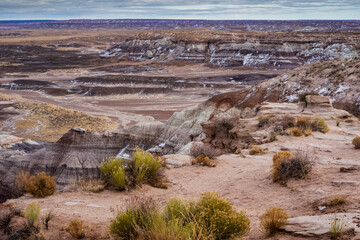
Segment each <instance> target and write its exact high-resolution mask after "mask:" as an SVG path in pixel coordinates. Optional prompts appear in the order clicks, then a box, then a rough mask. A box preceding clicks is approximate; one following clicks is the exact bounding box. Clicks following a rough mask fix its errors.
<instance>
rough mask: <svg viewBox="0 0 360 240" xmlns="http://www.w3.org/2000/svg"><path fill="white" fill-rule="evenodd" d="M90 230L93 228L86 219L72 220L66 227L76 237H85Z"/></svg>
mask: <svg viewBox="0 0 360 240" xmlns="http://www.w3.org/2000/svg"><path fill="white" fill-rule="evenodd" d="M90 230H91V228H90V227H89V226H86V225H85V224H84V221H82V220H78V219H73V220H71V221H70V223H69V225H68V226H67V227H66V231H67V232H68V233H70V234H71V236H73V238H76V239H82V238H84V237H85V236H86V234H87V233H88V232H89V231H90Z"/></svg>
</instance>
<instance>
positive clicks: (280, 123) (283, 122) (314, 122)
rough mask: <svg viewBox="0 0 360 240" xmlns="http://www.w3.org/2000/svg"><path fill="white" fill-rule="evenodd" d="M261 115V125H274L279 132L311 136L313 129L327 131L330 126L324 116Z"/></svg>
mask: <svg viewBox="0 0 360 240" xmlns="http://www.w3.org/2000/svg"><path fill="white" fill-rule="evenodd" d="M264 116H266V117H263V116H260V117H259V124H258V125H259V127H263V126H267V125H274V131H275V132H276V133H279V134H284V133H286V132H287V133H290V135H292V136H298V137H299V136H302V135H305V136H310V135H311V134H312V131H318V132H322V133H326V132H328V131H329V126H328V124H327V123H326V122H325V120H324V119H322V118H318V117H316V118H312V117H310V116H298V117H296V118H295V117H294V116H291V115H281V116H272V115H264Z"/></svg>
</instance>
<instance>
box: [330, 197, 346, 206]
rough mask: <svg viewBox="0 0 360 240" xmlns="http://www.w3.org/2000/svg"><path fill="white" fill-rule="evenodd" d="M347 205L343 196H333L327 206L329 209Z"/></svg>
mask: <svg viewBox="0 0 360 240" xmlns="http://www.w3.org/2000/svg"><path fill="white" fill-rule="evenodd" d="M345 203H346V200H345V198H344V197H343V196H331V197H329V199H328V200H327V201H326V204H325V205H326V206H327V207H335V206H339V205H343V204H345Z"/></svg>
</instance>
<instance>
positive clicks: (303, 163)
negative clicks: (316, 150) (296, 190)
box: [272, 151, 315, 182]
mask: <svg viewBox="0 0 360 240" xmlns="http://www.w3.org/2000/svg"><path fill="white" fill-rule="evenodd" d="M314 160H315V157H314V156H313V154H312V153H310V152H300V151H299V152H296V153H294V154H290V153H289V152H279V153H277V154H275V155H274V157H273V165H272V179H273V181H274V182H286V180H288V179H289V178H295V179H304V178H306V177H307V175H308V174H309V173H310V172H311V169H312V166H313V163H314Z"/></svg>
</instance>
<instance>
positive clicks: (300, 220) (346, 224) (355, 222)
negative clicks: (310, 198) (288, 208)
mask: <svg viewBox="0 0 360 240" xmlns="http://www.w3.org/2000/svg"><path fill="white" fill-rule="evenodd" d="M335 218H337V221H338V224H342V226H343V229H342V231H343V232H347V231H354V233H355V234H359V235H360V227H359V223H360V213H336V214H325V215H318V216H300V217H295V218H290V219H289V220H288V223H287V224H286V225H285V226H284V230H285V231H286V232H290V233H294V234H297V235H301V236H305V237H313V236H321V235H324V234H330V229H331V224H332V222H333V221H334V220H335ZM359 235H357V236H359ZM356 239H358V238H356Z"/></svg>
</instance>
